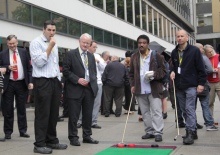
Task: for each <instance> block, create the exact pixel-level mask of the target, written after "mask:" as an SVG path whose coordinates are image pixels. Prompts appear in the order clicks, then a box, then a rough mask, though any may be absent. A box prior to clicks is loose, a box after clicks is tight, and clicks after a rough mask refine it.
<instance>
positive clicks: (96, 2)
mask: <svg viewBox="0 0 220 155" xmlns="http://www.w3.org/2000/svg"><path fill="white" fill-rule="evenodd" d="M93 5H94V6H96V7H98V8H100V9H103V0H93Z"/></svg>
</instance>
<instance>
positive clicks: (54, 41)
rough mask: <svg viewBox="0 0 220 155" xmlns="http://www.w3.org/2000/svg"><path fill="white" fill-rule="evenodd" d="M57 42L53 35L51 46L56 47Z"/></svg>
mask: <svg viewBox="0 0 220 155" xmlns="http://www.w3.org/2000/svg"><path fill="white" fill-rule="evenodd" d="M55 44H56V40H55V38H54V37H51V38H50V46H51V47H54V45H55Z"/></svg>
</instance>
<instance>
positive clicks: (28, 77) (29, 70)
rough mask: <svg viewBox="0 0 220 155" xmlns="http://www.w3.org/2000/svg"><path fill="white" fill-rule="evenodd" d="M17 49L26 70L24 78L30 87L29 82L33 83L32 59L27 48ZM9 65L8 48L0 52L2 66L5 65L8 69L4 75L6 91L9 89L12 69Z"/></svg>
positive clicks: (0, 64)
mask: <svg viewBox="0 0 220 155" xmlns="http://www.w3.org/2000/svg"><path fill="white" fill-rule="evenodd" d="M17 49H18V53H19V55H20V59H21V63H22V66H23V70H24V80H25V83H26V85H27V88H28V84H29V83H32V66H31V65H30V61H29V58H28V53H27V51H26V49H24V48H17ZM9 65H10V58H9V49H7V50H4V51H2V52H0V66H1V67H5V68H6V69H7V70H6V73H5V75H4V91H5V90H6V89H7V87H8V82H9V79H10V73H11V70H9V69H8V66H9Z"/></svg>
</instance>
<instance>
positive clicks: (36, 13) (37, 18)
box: [33, 7, 50, 27]
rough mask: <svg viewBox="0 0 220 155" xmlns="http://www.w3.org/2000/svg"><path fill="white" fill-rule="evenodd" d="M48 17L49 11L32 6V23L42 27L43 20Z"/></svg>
mask: <svg viewBox="0 0 220 155" xmlns="http://www.w3.org/2000/svg"><path fill="white" fill-rule="evenodd" d="M49 19H50V12H48V11H45V10H42V9H39V8H36V7H33V25H34V26H39V27H43V25H44V22H45V21H46V20H49Z"/></svg>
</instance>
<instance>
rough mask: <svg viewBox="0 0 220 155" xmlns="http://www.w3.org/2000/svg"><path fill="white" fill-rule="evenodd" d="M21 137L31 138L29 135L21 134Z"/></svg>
mask: <svg viewBox="0 0 220 155" xmlns="http://www.w3.org/2000/svg"><path fill="white" fill-rule="evenodd" d="M20 137H24V138H30V135H29V134H27V133H20Z"/></svg>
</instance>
